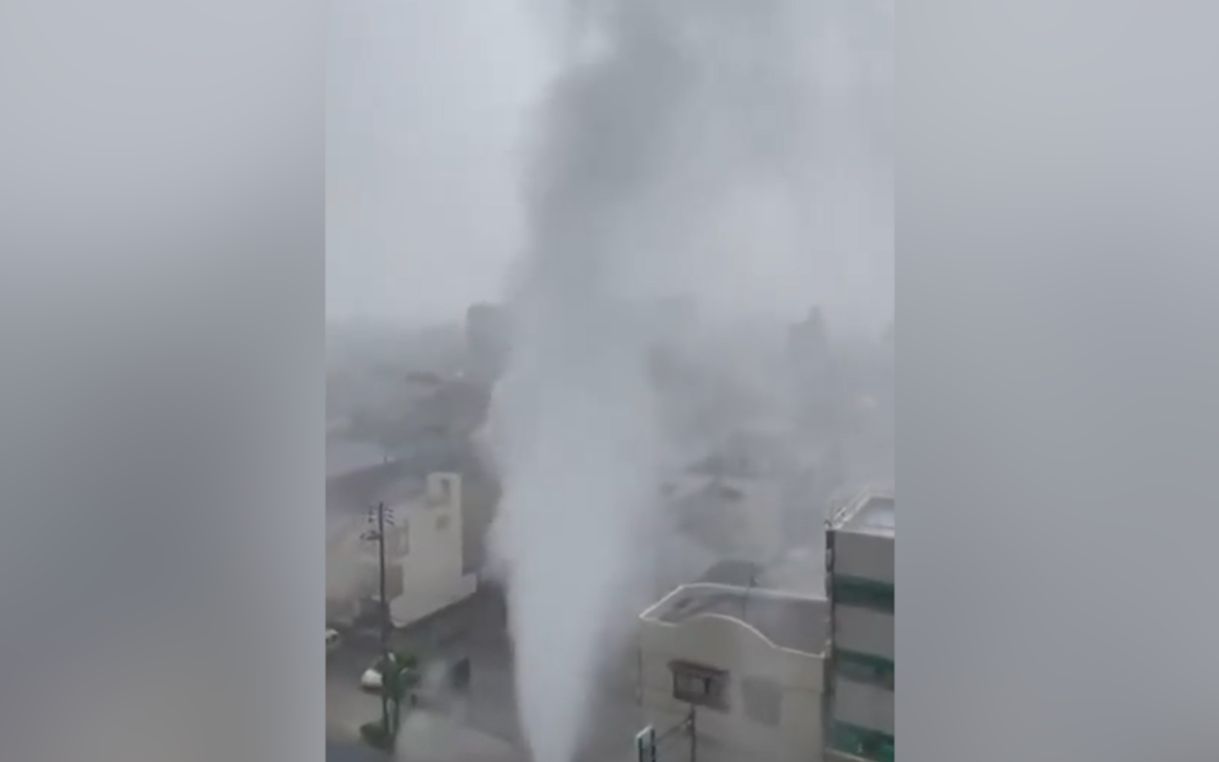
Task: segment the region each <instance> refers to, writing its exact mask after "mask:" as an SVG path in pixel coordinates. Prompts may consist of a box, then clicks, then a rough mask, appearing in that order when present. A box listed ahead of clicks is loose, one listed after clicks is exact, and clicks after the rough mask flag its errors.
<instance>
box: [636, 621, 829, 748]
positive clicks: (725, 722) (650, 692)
mask: <svg viewBox="0 0 1219 762" xmlns="http://www.w3.org/2000/svg"><path fill="white" fill-rule="evenodd" d="M640 621H641V626H640V638H639V645H640V699H641V703H642V706H643V712H644V717H645V720H646V721H647V722H649V723H651V724H652V725H654V726H655V727H656V728H657V730H658V731H663V730H664V729H667V728H669V727H672V726H673V725H676V724H678V723H680V722H682V720H684V719H685V717H686V716H687V714H688V712H689V705H688V704H685V703H683V702H681V701H678V700H677V699H675V698H674V697H673V677H672V671H671V670H670V668H669V663H670V662H671V661H673V660H680V661H689V662H694V663H697V664H702V665H705V666H708V667H713V668H716V669H722V670H726V671H728V672H729V673H730V674H729V683H728V695H727V700H728V707H729V708H728V710H727V711H719V710H716V709H712V708H703V707H700V708H698V709H697V710H696V711H697V715H696V726H697V729H698V733H699V736H700V738H704V737H705V738H709V739H711V740H712V741H713V742H716V743H719V744H723V745H724V746H727V747H731V748H736V749H739V750H740V753H741V756H740V757H739V758H741V759H767V760H788V759H790V760H805V761H807V760H813V759H819V758H820V754H821V695H822V660H821V658H820V657H818V656H812V655H809V654H802V653H800V652H797V651H792V650H788V649H782V648H778V647H776V646H774V645H773V644H772V643H770V641H768V640H767V639H766V638H765V637H763V636H762V635H761V634H760V633H759V632H758V631H757V630H755V629H753V628H752V627H750V626H748V625H746V624H745V623H743V622H741V621H739V620H736V619H733V618H730V617H725V616H719V615H714V614H709V615H702V616H696V617H693V618H691V619H689V620H687V621H685V622H682V623H680V624H669V623H665V622H660V621H657V620H653V619H648V618H643V619H641V620H640ZM746 677H755V678H764V679H767V680H770V681H773V682H775V683H777V684H778V685H779V686H780V687H781V689H782V696H783V698H782V706H781V710H780V719H779V725H778V726H777V727H771V726H767V725H764V724H760V723H757V722H754V721H753V720H751V719H750V718H749V717H747V716H746V714H745V708H744V698H743V695H742V693H741V683H742V679H743V678H746Z"/></svg>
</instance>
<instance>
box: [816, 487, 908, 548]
mask: <svg viewBox="0 0 1219 762" xmlns="http://www.w3.org/2000/svg"><path fill="white" fill-rule="evenodd" d="M895 509H896V503H895V502H894V497H893V494H892V493H890V492H882V491H879V490H872V489H868V490H864V491H863V492H861V493H860V494H859V495H858V496H856V497H855V498H854V499H853V500H851V502H849V503H847V504H846V505H845V506H843V508H842V509H841V510H840V511H838V512H837V513H835V514H834V517H833V519H831V521H830V526H831V528H833V529H835V530H837V531H840V532H843V531H845V532H860V533H863V534H876V535H882V536H886V537H893V535H894V533H895V532H896V518H897V517H896V510H895Z"/></svg>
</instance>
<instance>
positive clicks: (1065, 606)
mask: <svg viewBox="0 0 1219 762" xmlns="http://www.w3.org/2000/svg"><path fill="white" fill-rule="evenodd" d="M898 15H899V33H898V55H897V62H898V64H897V71H898V124H899V130H898V145H899V152H898V154H899V161H898V168H897V176H898V192H897V199H896V204H897V210H898V217H897V220H898V222H897V230H898V238H897V261H898V291H897V294H898V318H897V348H898V353H899V355H900V357H899V361H898V369H899V371H898V380H897V394H898V421H897V431H898V433H899V438H898V450H897V452H898V456H897V464H898V480H897V482H898V490H899V493H900V500H901V513H902V516H901V536H900V542H899V543H898V570H897V577H898V580H899V588H900V590H899V593H898V596H897V609H898V612H897V623H898V624H897V643H898V650H899V651H900V659H899V661H900V663H901V665H902V673H901V675H900V679H899V683H898V688H897V703H898V706H897V723H898V726H899V728H898V730H899V732H898V737H899V741H898V748H899V749H900V755H901V759H902V760H904V762H923V761H924V760H928V761H930V760H935V761H936V762H943V761H945V760H958V759H959V760H974V759H987V760H988V761H989V762H1008V761H1010V762H1028V761H1029V760H1044V761H1046V762H1050V761H1051V760H1071V761H1072V762H1088V761H1091V760H1096V761H1097V762H1101V761H1102V760H1103V761H1104V762H1118V761H1119V760H1131V761H1132V762H1133V761H1135V760H1139V761H1143V760H1149V759H1163V760H1207V759H1216V758H1219V757H1217V755H1219V751H1217V749H1219V724H1217V723H1216V722H1215V721H1214V718H1215V713H1216V709H1217V708H1219V660H1217V659H1216V658H1215V657H1214V653H1213V650H1214V644H1215V643H1217V642H1219V613H1216V608H1215V606H1214V605H1213V603H1212V602H1213V601H1214V600H1216V598H1215V592H1214V590H1215V584H1216V581H1219V554H1217V553H1216V552H1215V539H1216V535H1217V530H1219V510H1217V509H1219V506H1217V505H1216V498H1215V495H1214V487H1213V485H1214V478H1215V473H1216V468H1217V467H1219V446H1217V444H1216V439H1215V433H1216V432H1217V431H1219V426H1216V423H1217V417H1216V412H1217V411H1216V406H1217V403H1216V393H1215V390H1216V389H1219V341H1217V340H1216V328H1215V327H1216V326H1217V325H1219V314H1216V313H1219V285H1217V284H1219V277H1217V276H1219V272H1217V270H1219V259H1217V258H1216V254H1215V253H1216V251H1219V235H1217V234H1219V229H1217V227H1219V224H1217V220H1219V216H1216V215H1215V213H1214V211H1213V207H1214V202H1215V180H1216V179H1217V178H1219V172H1217V171H1216V170H1217V169H1219V163H1217V157H1216V139H1215V136H1216V135H1219V98H1217V97H1216V94H1217V93H1219V89H1217V88H1216V87H1215V84H1214V81H1213V77H1214V72H1215V71H1217V70H1219V67H1217V66H1216V64H1217V63H1219V61H1217V58H1216V49H1217V48H1216V46H1215V45H1214V43H1213V39H1212V34H1211V30H1213V29H1214V28H1215V25H1216V22H1217V21H1219V11H1217V10H1216V7H1215V6H1214V5H1213V4H1203V3H1193V4H1187V3H1175V2H1170V3H1132V2H1117V3H1114V2H1105V3H1101V2H1080V1H1079V0H1055V1H1054V2H1041V1H1034V2H1020V3H1001V4H985V3H970V2H954V1H952V0H931V2H921V3H917V4H913V5H904V6H902V7H901V8H900V9H899V12H898Z"/></svg>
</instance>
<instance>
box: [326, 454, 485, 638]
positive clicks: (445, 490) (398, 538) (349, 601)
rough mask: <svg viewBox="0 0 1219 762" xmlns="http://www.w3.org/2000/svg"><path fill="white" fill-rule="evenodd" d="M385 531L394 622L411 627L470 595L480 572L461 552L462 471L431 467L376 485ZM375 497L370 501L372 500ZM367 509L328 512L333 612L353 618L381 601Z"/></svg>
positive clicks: (331, 616) (332, 615)
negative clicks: (470, 566)
mask: <svg viewBox="0 0 1219 762" xmlns="http://www.w3.org/2000/svg"><path fill="white" fill-rule="evenodd" d="M378 496H379V497H378V499H379V500H382V501H384V502H385V505H386V515H387V518H388V519H389V522H388V523H389V525H388V526H387V527H386V532H385V547H386V551H385V553H386V597H387V598H388V599H389V609H390V617H391V619H392V620H393V623H394V625H395V626H396V627H405V626H407V625H410V624H412V623H414V622H417V621H419V620H420V619H423V618H424V617H427V616H429V615H431V614H433V613H435V612H437V611H440V610H441V609H444V608H447V607H448V606H451V605H452V604H454V603H457V602H458V601H461V600H463V599H465V598H467V597H468V596H470V595H472V594H473V593H474V591H475V589H476V588H477V577H476V576H475V575H474V574H473V573H470V572H469V571H468V570H467V569H466V567H465V563H464V557H463V531H462V496H461V477H460V476H459V475H458V474H452V473H432V474H429V475H428V476H427V478H426V479H424V480H418V479H402V480H399V481H397V482H395V483H393V484H392V485H389V486H386V487H383V488H382V489H380V490H379V491H378ZM370 504H371V501H370ZM372 526H373V525H372V524H371V522H370V513H369V511H368V510H367V509H364V510H359V511H351V512H348V513H345V514H330V513H328V516H327V535H328V537H327V574H326V583H327V591H326V592H327V595H326V602H327V607H326V608H327V619H328V620H329V621H332V622H334V621H344V620H347V621H350V620H352V619H354V618H355V617H357V616H359V615H360V614H361V613H364V612H366V611H368V609H369V605H370V604H371V605H375V603H376V600H377V595H378V593H377V585H378V578H377V575H378V568H377V567H378V550H377V544H376V543H375V542H373V541H369V540H367V539H365V538H364V537H363V535H365V534H366V533H367V531H368V530H369V529H371V528H372Z"/></svg>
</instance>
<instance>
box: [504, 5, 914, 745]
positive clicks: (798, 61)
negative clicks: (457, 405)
mask: <svg viewBox="0 0 1219 762" xmlns="http://www.w3.org/2000/svg"><path fill="white" fill-rule="evenodd" d="M855 5H857V6H858V5H859V4H855ZM573 7H576V11H577V12H576V14H575V16H576V17H578V21H579V23H573V24H572V25H571V26H570V29H571V30H573V34H578V35H580V39H578V40H576V41H575V42H574V43H573V44H571V45H569V46H566V47H565V50H568V51H570V54H569V55H570V58H569V66H568V69H567V71H566V72H565V73H564V75H563V76H561V77H560V78H559V80H558V82H557V83H556V86H555V88H554V90H553V92H552V94H551V98H550V100H549V101H548V103H547V106H546V109H545V110H544V112H543V115H542V116H543V118H542V120H541V121H542V123H541V128H540V142H539V145H538V146H537V148H538V152H537V159H538V161H537V164H536V166H535V167H534V168H533V172H532V173H531V174H530V176H529V180H530V184H529V186H528V193H529V196H528V201H529V209H530V219H529V222H530V226H531V241H530V243H529V245H528V249H527V255H526V258H525V261H524V262H523V263H522V267H521V270H520V271H519V272H518V276H519V282H518V283H517V284H516V289H517V290H516V293H515V294H514V298H513V303H514V304H513V319H514V333H515V335H514V337H513V354H512V361H511V366H510V368H509V372H508V374H507V375H506V377H505V378H504V379H503V380H502V381H501V382H500V384H499V385H498V387H497V389H496V393H495V400H494V405H493V409H492V417H491V422H490V428H491V431H490V436H491V439H492V446H493V448H494V450H495V454H496V459H497V462H498V467H499V469H500V472H501V475H502V479H503V484H504V493H503V497H502V502H501V510H500V516H499V519H498V521H497V525H496V527H495V529H494V534H493V537H492V540H493V545H492V551H493V553H495V554H496V555H497V556H498V560H499V562H500V563H502V564H503V567H504V569H505V571H506V574H507V579H508V586H509V600H510V607H511V608H510V610H511V618H512V621H511V627H512V634H513V640H514V646H515V655H516V661H517V683H518V694H519V706H520V711H521V715H522V721H523V724H524V729H525V733H526V736H527V738H528V740H529V744H530V746H531V749H532V752H533V755H534V758H535V759H536V760H537V762H569V761H570V760H571V759H572V757H573V755H574V754H575V753H576V750H577V747H578V744H579V742H580V735H581V732H582V725H583V723H584V721H585V713H586V711H587V708H588V706H589V695H588V693H589V686H590V685H592V684H594V677H595V673H596V671H597V669H598V668H599V667H600V666H602V665H601V662H602V660H603V659H604V657H605V655H606V654H607V653H611V652H612V651H613V649H614V647H615V645H616V644H615V642H614V636H615V633H621V632H622V630H623V629H624V628H629V627H631V626H632V625H633V621H632V620H631V618H630V617H629V616H625V617H624V616H623V615H622V614H623V612H622V611H621V609H620V608H619V607H620V606H621V603H622V601H623V600H630V592H631V591H632V590H633V589H634V588H633V585H634V584H635V583H636V582H638V580H639V576H640V572H641V571H642V569H641V566H642V565H643V564H644V563H646V560H647V546H646V537H647V532H646V530H647V527H648V525H649V524H648V521H649V516H650V515H652V514H653V513H654V511H653V509H654V508H655V507H656V505H657V485H658V471H659V469H660V467H661V454H662V452H663V443H664V432H663V431H662V426H661V418H660V416H659V415H658V410H657V409H656V405H657V400H656V399H655V396H654V395H655V391H654V385H653V384H652V381H651V379H650V377H649V375H648V373H649V368H648V365H647V358H648V348H649V347H650V346H651V344H652V342H653V341H654V339H655V338H656V336H655V321H654V317H655V313H654V312H653V311H652V310H651V308H650V305H653V304H655V303H656V301H657V300H661V299H664V298H667V297H669V296H672V295H674V294H690V295H693V296H694V297H696V299H697V301H698V303H699V305H700V307H706V308H708V309H709V310H710V311H712V312H713V313H718V314H734V315H735V314H752V313H757V314H768V315H771V316H777V317H782V318H785V319H790V318H796V317H799V316H801V315H802V313H804V312H805V311H806V310H807V309H808V307H809V305H810V304H812V303H815V302H820V303H822V304H823V305H826V306H827V311H828V312H829V314H830V315H831V316H836V317H838V318H839V320H840V323H841V324H843V325H856V326H858V327H867V328H870V329H874V328H875V327H876V326H877V325H879V324H881V323H883V322H885V321H887V320H888V313H887V311H888V310H889V309H891V306H890V305H891V294H890V293H888V291H889V289H891V281H888V280H887V279H888V278H889V277H890V276H889V275H888V273H889V272H891V269H886V268H888V267H890V265H889V264H888V262H889V260H890V259H891V252H890V249H889V248H888V247H889V246H890V245H891V241H889V240H887V236H889V235H891V230H889V229H888V228H887V227H886V225H887V218H886V214H887V208H888V207H887V204H888V195H889V193H890V191H889V187H888V184H887V183H888V174H887V161H886V159H885V157H883V156H879V155H874V154H877V153H878V151H877V149H875V148H873V147H872V146H871V143H870V142H869V140H872V142H879V143H883V142H884V140H883V134H882V135H881V136H880V137H879V138H878V137H877V136H875V135H872V136H869V135H868V134H867V133H864V134H863V137H860V135H859V134H856V132H854V131H851V130H848V129H846V128H847V127H849V126H851V125H852V124H853V123H858V122H861V121H863V122H867V123H868V124H874V123H876V122H877V121H878V120H877V119H874V118H872V117H871V116H870V115H869V113H868V112H869V109H871V108H873V107H874V105H875V103H874V101H877V100H878V99H879V98H883V97H887V94H885V93H882V91H883V90H884V87H885V82H884V77H885V76H886V74H885V72H884V67H883V65H878V66H879V73H878V74H876V76H872V75H871V74H868V73H867V71H865V69H866V68H867V67H865V66H863V64H862V63H861V62H862V61H863V59H865V58H866V56H864V55H862V54H860V53H859V51H860V50H865V49H868V48H869V46H871V47H874V48H876V50H878V51H881V52H883V51H887V50H888V49H889V48H888V45H887V44H886V43H885V42H884V41H883V40H881V41H876V40H872V41H868V40H865V39H862V38H860V37H859V36H858V34H856V33H857V32H859V31H860V29H861V28H862V29H864V31H866V30H867V29H870V28H872V27H877V28H880V29H882V30H883V29H885V28H887V27H886V23H887V22H886V21H885V20H884V19H883V18H880V17H878V18H870V17H862V16H859V14H867V13H869V12H875V9H871V10H869V9H867V8H866V7H864V9H863V10H858V9H856V10H851V7H852V4H843V5H842V6H841V7H839V8H830V7H829V6H826V5H819V4H816V3H809V2H808V0H790V1H788V0H672V1H670V2H664V3H657V2H651V1H650V0H607V1H602V2H596V1H595V0H594V1H593V2H582V3H579V4H577V6H573ZM850 14H856V16H851V15H850ZM852 19H853V20H852ZM847 32H851V34H852V35H855V36H853V37H852V36H850V35H847ZM814 40H815V41H817V44H810V41H814ZM880 64H883V61H881V62H880ZM874 68H876V67H874ZM869 71H870V70H869ZM869 83H870V84H869ZM869 88H871V89H869ZM831 116H832V118H831ZM879 121H880V122H883V119H881V120H879ZM831 192H834V193H838V194H839V195H838V196H833V197H831V195H830V194H831ZM831 198H833V199H834V203H830V199H831ZM844 199H845V201H844ZM877 231H879V232H877ZM865 324H867V325H866V326H865Z"/></svg>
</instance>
